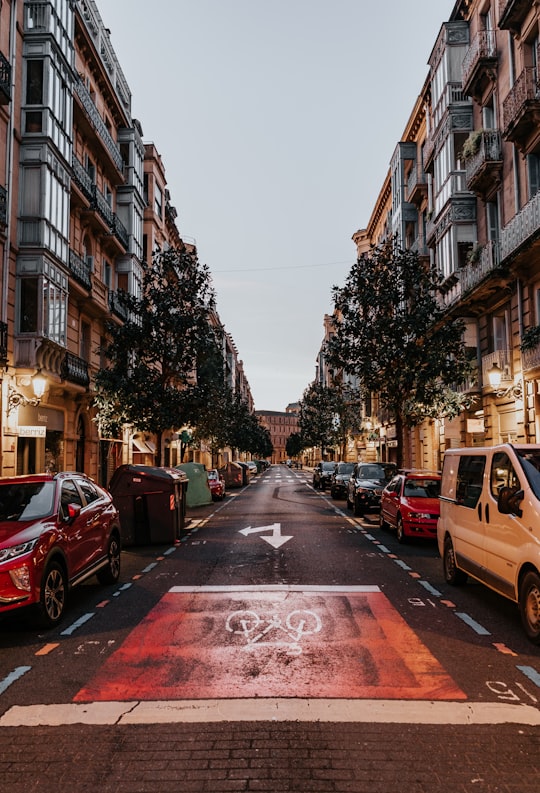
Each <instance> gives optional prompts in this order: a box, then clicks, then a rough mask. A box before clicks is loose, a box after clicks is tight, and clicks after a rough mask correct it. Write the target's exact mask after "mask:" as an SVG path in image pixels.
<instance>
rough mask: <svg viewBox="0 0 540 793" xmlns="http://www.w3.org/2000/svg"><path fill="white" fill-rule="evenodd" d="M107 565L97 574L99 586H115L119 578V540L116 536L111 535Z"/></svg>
mask: <svg viewBox="0 0 540 793" xmlns="http://www.w3.org/2000/svg"><path fill="white" fill-rule="evenodd" d="M107 559H108V561H107V565H106V567H102V568H101V570H98V572H97V574H96V575H97V580H98V581H99V583H100V584H116V582H117V581H118V579H119V578H120V540H119V539H118V535H116V534H111V536H110V538H109V547H108V549H107Z"/></svg>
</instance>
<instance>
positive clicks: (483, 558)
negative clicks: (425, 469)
mask: <svg viewBox="0 0 540 793" xmlns="http://www.w3.org/2000/svg"><path fill="white" fill-rule="evenodd" d="M440 502H441V504H440V506H441V514H440V518H439V521H438V524H437V540H438V544H439V551H440V554H441V557H442V560H443V567H444V577H445V579H446V581H447V583H449V584H453V585H458V584H463V583H465V581H466V580H467V576H468V575H470V576H472V577H473V578H476V579H477V580H478V581H481V582H482V583H483V584H485V585H486V586H488V587H490V588H491V589H494V590H495V591H496V592H498V593H499V594H501V595H504V596H505V597H507V598H510V600H513V601H514V602H515V603H518V605H519V610H520V614H521V620H522V622H523V627H524V629H525V632H526V634H527V636H528V638H529V639H530V640H531V641H532V642H534V643H535V644H540V446H536V445H535V446H533V445H522V446H517V445H516V446H514V445H512V444H509V443H505V444H502V445H500V446H492V447H489V448H476V449H474V448H473V449H448V450H447V451H446V452H445V454H444V462H443V471H442V482H441V496H440Z"/></svg>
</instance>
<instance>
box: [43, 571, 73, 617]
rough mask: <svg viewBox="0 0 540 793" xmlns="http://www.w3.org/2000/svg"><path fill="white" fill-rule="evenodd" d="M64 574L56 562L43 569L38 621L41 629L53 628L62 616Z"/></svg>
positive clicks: (64, 596) (64, 595) (64, 587)
mask: <svg viewBox="0 0 540 793" xmlns="http://www.w3.org/2000/svg"><path fill="white" fill-rule="evenodd" d="M66 595H67V583H66V573H65V571H64V568H63V567H62V565H60V564H59V563H58V562H51V563H50V564H49V565H47V567H46V568H45V572H44V573H43V577H42V579H41V593H40V596H39V606H38V620H39V623H40V625H41V626H42V627H43V628H54V627H55V625H58V623H59V622H60V620H61V619H62V617H63V615H64V611H65V608H66Z"/></svg>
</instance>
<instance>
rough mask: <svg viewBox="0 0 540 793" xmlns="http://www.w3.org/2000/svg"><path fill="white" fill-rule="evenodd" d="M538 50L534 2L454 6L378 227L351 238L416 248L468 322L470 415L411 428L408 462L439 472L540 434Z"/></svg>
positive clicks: (383, 439) (385, 429) (388, 428)
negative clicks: (479, 451) (476, 453)
mask: <svg viewBox="0 0 540 793" xmlns="http://www.w3.org/2000/svg"><path fill="white" fill-rule="evenodd" d="M539 42H540V9H539V8H538V6H537V5H536V4H535V3H527V2H522V1H521V0H459V1H458V2H456V4H455V6H454V9H453V11H452V13H451V16H450V19H449V20H448V21H445V22H443V23H442V25H441V29H440V32H439V35H438V37H437V39H436V41H435V43H434V46H433V49H432V52H431V55H430V58H429V62H428V74H427V78H426V81H425V83H424V85H423V86H422V87H421V89H420V91H419V98H418V101H417V103H416V105H415V107H414V108H413V109H412V111H411V115H410V117H409V120H408V122H407V125H406V127H405V130H404V133H403V136H402V139H401V140H400V141H399V142H398V143H397V144H396V148H395V150H394V153H393V155H392V157H391V161H390V168H389V171H388V175H387V178H386V179H385V182H384V183H383V186H382V188H381V191H380V193H379V196H378V198H377V201H376V203H375V206H374V209H373V212H372V216H371V218H370V221H369V224H368V225H367V226H366V228H365V229H361V230H359V231H358V232H356V233H355V234H354V236H353V241H354V243H355V245H356V248H357V252H358V255H361V254H362V253H363V252H365V251H367V250H369V247H370V246H371V245H376V244H378V243H380V242H382V241H384V240H385V239H388V237H389V236H390V235H396V237H397V239H398V241H399V243H400V245H401V247H403V248H409V249H414V250H417V251H418V253H419V256H420V258H421V259H423V258H425V259H426V261H427V260H429V261H430V262H431V263H432V264H433V265H434V266H435V267H436V268H438V270H439V271H440V272H441V273H442V274H443V277H444V282H443V284H442V291H441V295H440V300H441V301H442V304H443V306H444V308H445V310H446V311H447V313H448V316H449V317H459V318H460V319H462V320H463V322H464V323H465V337H464V340H465V344H466V347H467V348H468V352H469V356H470V358H471V361H472V362H473V364H474V366H473V369H474V371H473V373H472V374H471V376H470V378H469V379H468V380H467V382H465V383H460V384H456V386H455V387H456V389H457V390H458V391H460V392H461V393H463V394H464V395H466V396H467V405H468V407H467V408H466V409H465V410H464V411H463V412H462V413H461V415H460V416H459V417H458V418H456V419H454V420H452V421H449V420H445V419H443V418H441V419H439V420H430V421H425V422H423V423H422V424H421V425H420V426H418V427H416V428H414V430H412V431H410V432H409V433H408V436H407V437H406V438H405V439H404V462H405V464H406V465H412V466H415V467H423V468H438V467H440V465H441V462H442V457H443V455H444V451H445V449H447V448H450V447H452V446H474V445H491V444H495V443H500V442H503V441H516V442H528V443H535V442H538V438H539V437H540V436H539V429H540V258H539V257H538V252H539V250H540V211H539V207H540V192H539V191H540V165H539V163H540V98H539V97H540V80H539V72H538V68H539V55H540V49H539ZM366 413H367V414H373V416H371V415H370V416H369V418H370V419H372V418H374V419H375V422H376V423H375V426H376V429H377V442H378V443H379V448H380V450H381V452H382V454H383V455H384V458H385V459H392V452H391V446H390V442H391V441H392V440H393V439H392V431H393V425H392V420H391V417H388V416H387V417H385V416H382V415H380V413H378V411H377V405H376V395H372V399H371V400H370V404H369V405H367V406H366ZM372 426H373V424H372ZM362 443H363V441H362V439H360V440H359V443H358V450H359V453H360V454H363V450H362Z"/></svg>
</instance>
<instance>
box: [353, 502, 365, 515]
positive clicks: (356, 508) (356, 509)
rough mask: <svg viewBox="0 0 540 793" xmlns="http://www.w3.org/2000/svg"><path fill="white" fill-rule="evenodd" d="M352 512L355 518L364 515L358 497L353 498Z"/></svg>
mask: <svg viewBox="0 0 540 793" xmlns="http://www.w3.org/2000/svg"><path fill="white" fill-rule="evenodd" d="M354 514H355V515H356V517H357V518H363V517H364V510H363V508H362V507H361V506H360V503H359V501H358V499H357V498H356V497H355V499H354Z"/></svg>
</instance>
